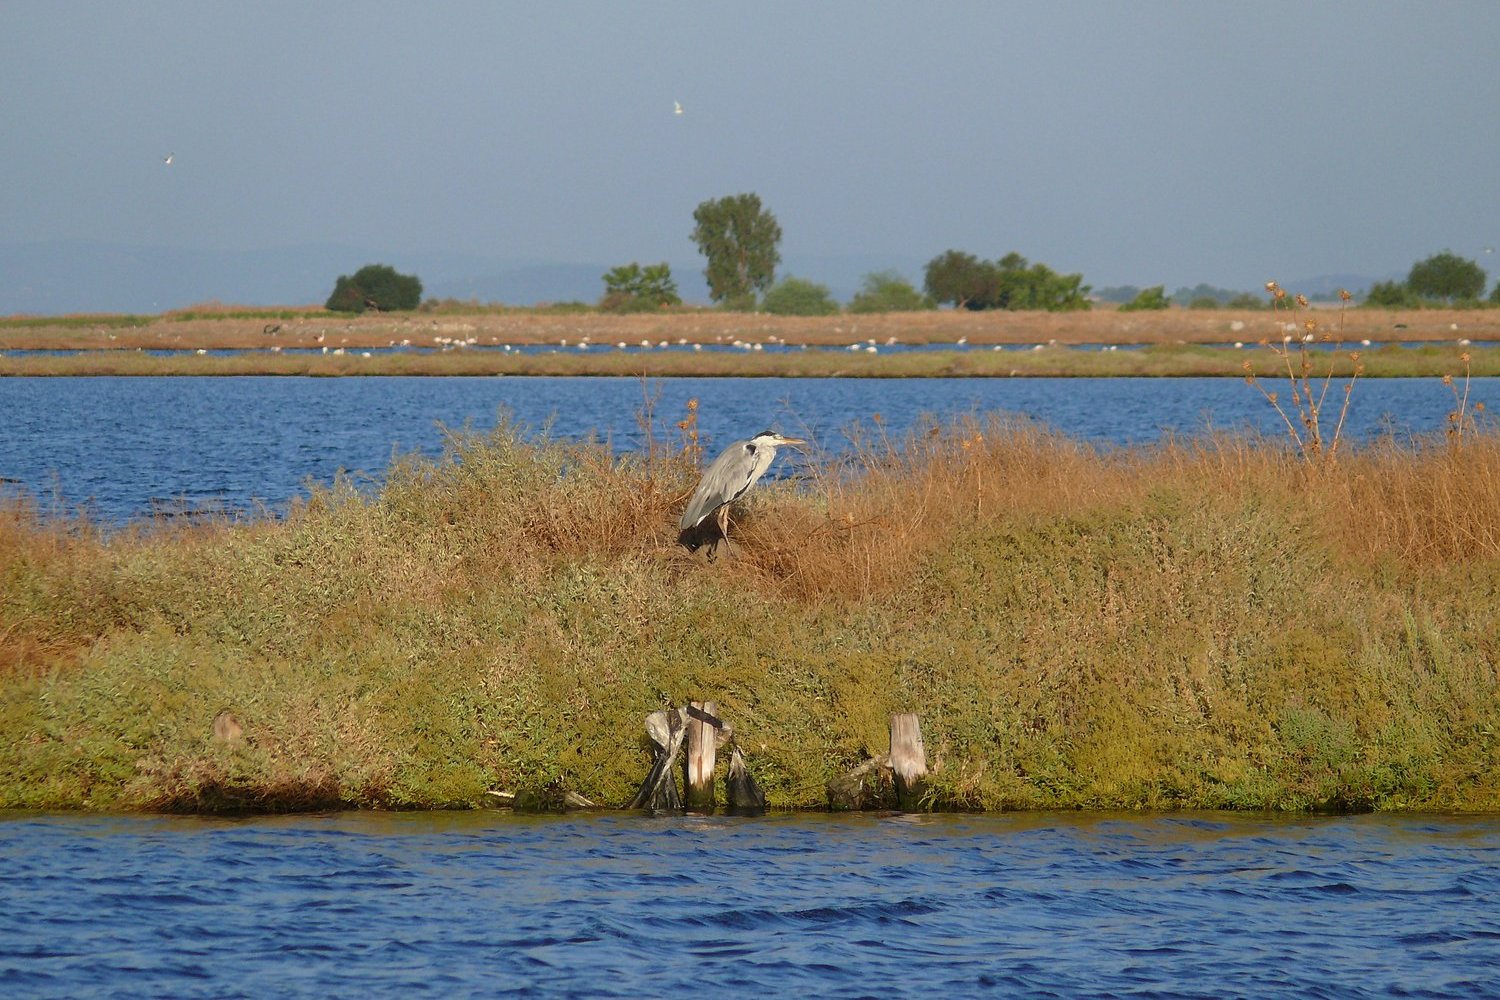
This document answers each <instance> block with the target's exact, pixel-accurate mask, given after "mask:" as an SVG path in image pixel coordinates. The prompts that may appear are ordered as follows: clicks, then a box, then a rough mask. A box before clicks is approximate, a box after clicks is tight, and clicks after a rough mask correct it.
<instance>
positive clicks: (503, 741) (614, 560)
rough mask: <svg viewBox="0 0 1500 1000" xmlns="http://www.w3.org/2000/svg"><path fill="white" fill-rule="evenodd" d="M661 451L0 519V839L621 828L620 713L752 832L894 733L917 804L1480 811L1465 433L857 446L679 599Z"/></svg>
mask: <svg viewBox="0 0 1500 1000" xmlns="http://www.w3.org/2000/svg"><path fill="white" fill-rule="evenodd" d="M1247 391H1250V390H1248V389H1247ZM705 405H709V404H705ZM684 423H685V425H686V426H684V427H683V428H682V439H681V440H678V441H671V442H665V441H660V440H658V441H657V442H656V443H655V444H653V445H652V446H651V447H650V448H649V449H647V451H646V452H645V453H642V454H633V455H626V456H617V455H615V454H613V453H611V452H610V451H608V450H607V449H604V448H602V447H596V446H593V445H588V444H574V443H563V442H548V441H545V440H543V441H540V442H538V441H536V440H535V439H533V438H532V437H530V436H528V435H527V434H525V433H523V432H522V429H520V428H517V427H514V426H501V427H500V428H498V429H496V430H495V431H493V432H491V433H487V434H466V433H455V434H453V435H452V436H451V439H450V441H449V447H448V451H447V454H446V455H444V456H442V457H439V458H431V459H427V458H420V457H411V458H407V459H403V460H401V461H398V462H397V463H396V464H395V466H394V467H393V468H392V469H391V470H390V471H389V475H388V476H387V478H386V480H385V481H384V484H383V485H382V487H381V488H380V489H379V490H378V492H374V493H369V492H362V491H359V490H356V489H354V488H353V486H352V485H350V484H347V483H337V484H334V485H333V486H331V487H328V488H323V489H318V490H316V491H315V492H314V494H313V495H312V497H311V498H310V499H309V500H307V501H306V502H302V503H299V504H297V505H295V506H294V507H293V508H292V509H291V510H290V511H289V512H287V513H286V514H285V516H283V517H280V518H276V519H264V520H251V521H248V522H239V523H229V522H222V523H206V524H173V523H167V522H163V523H149V522H146V523H139V524H137V525H134V526H132V527H130V528H127V529H123V530H113V531H109V532H105V531H103V530H102V529H99V528H97V527H94V526H91V525H90V524H88V523H83V522H79V521H76V520H69V519H53V518H47V517H44V516H42V515H41V513H40V512H39V511H38V510H37V509H36V508H35V507H34V506H33V505H31V504H29V503H27V502H25V501H12V502H9V503H7V504H6V506H5V507H4V508H3V510H0V673H3V674H4V677H5V684H4V693H3V695H0V731H3V732H4V733H5V734H6V737H7V738H6V739H5V740H4V741H0V775H3V779H0V806H5V807H16V806H23V807H38V808H41V807H46V808H59V807H61V808H95V809H105V808H145V809H171V810H216V809H295V808H313V807H347V806H376V807H418V806H452V807H473V806H482V805H484V804H486V803H487V802H489V801H492V799H491V798H490V797H489V796H488V795H487V793H488V792H490V791H495V790H503V791H508V792H516V793H520V794H523V795H532V796H537V797H540V798H541V799H543V800H545V799H546V798H547V797H548V796H555V795H557V794H559V793H560V792H561V791H564V790H572V791H577V792H580V793H582V794H583V795H585V796H587V797H588V798H590V799H593V800H595V801H599V802H606V803H620V802H624V801H625V800H626V799H627V798H628V797H629V794H630V792H631V791H632V790H633V788H634V785H635V784H636V783H638V782H639V780H640V779H641V777H642V775H643V774H644V771H645V768H646V767H647V766H648V764H649V760H650V755H649V753H648V751H647V749H646V744H645V742H644V741H645V736H644V733H643V732H642V730H641V720H642V719H643V718H644V717H645V715H646V714H648V713H649V712H651V711H652V710H654V709H656V708H660V707H663V706H666V705H675V704H681V703H683V702H685V701H687V700H689V699H714V700H717V701H718V702H719V704H720V706H721V708H722V710H723V712H724V713H725V714H726V715H727V716H729V717H732V718H733V719H734V720H735V721H736V725H737V739H738V741H739V744H740V746H741V747H742V748H743V749H744V751H745V753H746V755H747V756H748V758H749V760H750V763H751V766H752V768H753V769H754V772H755V774H756V776H757V777H758V779H759V780H760V782H761V784H762V785H763V787H764V788H765V789H766V791H767V793H768V795H769V797H770V801H771V803H772V805H773V806H779V807H807V806H817V805H820V804H821V803H822V801H823V794H824V793H823V785H824V782H825V781H826V780H827V779H828V778H829V777H831V776H833V775H834V774H836V773H840V772H841V771H842V770H844V769H846V768H848V767H849V766H851V765H852V764H854V763H857V762H859V761H861V760H863V759H865V757H867V756H868V755H869V753H870V751H871V750H878V749H881V748H882V746H883V742H884V740H885V739H886V736H887V726H888V720H889V716H890V714H891V713H893V712H897V711H917V712H920V713H921V715H922V726H923V732H924V735H925V736H926V739H927V746H928V754H929V763H930V766H931V768H932V771H931V774H930V776H929V782H930V783H929V794H930V797H931V798H930V804H931V805H933V806H934V807H941V808H958V809H1005V808H1042V807H1089V808H1092V807H1124V808H1171V807H1227V808H1240V809H1294V810H1295V809H1308V808H1336V809H1366V808H1374V809H1390V810H1402V809H1448V810H1493V809H1496V808H1500V772H1497V771H1496V769H1495V767H1494V761H1495V755H1496V743H1495V740H1496V737H1495V733H1496V730H1497V727H1500V686H1497V683H1496V681H1497V677H1496V664H1497V662H1500V624H1497V622H1500V618H1497V616H1496V615H1495V613H1494V612H1495V607H1496V598H1497V594H1500V436H1497V435H1495V434H1494V433H1492V432H1485V431H1482V430H1480V429H1471V431H1470V432H1469V433H1467V434H1465V435H1463V436H1459V437H1455V436H1454V435H1448V436H1446V437H1444V438H1442V439H1440V440H1432V441H1428V442H1417V443H1406V444H1397V443H1395V442H1376V443H1374V444H1371V445H1367V446H1362V447H1360V448H1358V449H1348V448H1346V449H1343V450H1340V451H1338V452H1337V455H1336V457H1335V456H1333V455H1330V454H1328V453H1326V452H1325V453H1324V454H1323V455H1321V456H1309V455H1307V454H1305V453H1303V452H1299V451H1298V450H1297V449H1295V448H1291V447H1288V446H1287V444H1286V443H1285V442H1284V441H1281V440H1260V439H1251V438H1243V437H1235V438H1229V437H1224V438H1215V437H1205V438H1200V439H1195V440H1191V441H1188V440H1176V441H1169V442H1166V443H1164V444H1162V445H1159V446H1155V447H1142V448H1128V449H1113V448H1104V447H1096V446H1091V445H1086V444H1083V443H1080V442H1078V441H1076V440H1071V439H1068V438H1065V437H1060V436H1058V435H1055V434H1051V433H1048V432H1046V431H1043V430H1040V429H1038V428H1035V427H1033V426H1029V425H1027V424H1025V423H1016V422H1008V421H1004V420H1001V419H999V418H981V419H974V420H962V421H957V422H954V423H950V424H944V425H932V426H928V427H925V428H920V429H918V430H917V431H916V432H914V433H912V434H911V435H909V436H904V437H902V438H900V439H894V438H890V437H888V436H887V435H885V434H884V433H883V431H882V428H881V427H880V425H879V424H878V423H874V424H870V425H869V426H868V427H867V429H866V430H867V433H866V434H865V435H864V437H863V438H862V439H861V444H860V446H859V447H857V448H856V449H855V450H854V452H853V453H852V454H851V455H849V456H846V457H843V458H839V459H835V458H833V457H830V456H813V458H814V461H813V462H812V463H811V471H810V473H809V474H808V476H807V477H806V478H804V479H802V480H801V481H797V482H787V483H782V484H778V485H776V486H773V487H770V488H764V489H760V490H758V491H757V492H756V493H755V494H754V495H753V499H752V500H751V501H750V502H749V503H746V504H744V505H742V506H741V507H740V508H739V510H738V512H737V515H736V519H737V524H736V528H735V533H734V535H733V537H734V538H735V540H736V545H735V550H734V553H733V557H732V558H727V559H720V560H718V561H716V562H714V563H709V562H707V561H706V560H704V559H703V558H701V557H693V556H691V555H689V554H688V553H687V552H686V551H685V550H683V549H682V548H680V547H679V546H677V545H676V544H675V535H676V531H675V529H676V523H677V517H678V515H679V513H680V511H681V507H682V504H683V502H684V500H685V498H686V496H687V494H688V492H689V491H690V490H691V489H692V486H693V483H694V482H695V481H696V468H695V465H694V463H693V461H692V459H691V455H692V449H691V445H692V443H693V441H692V438H691V431H692V415H691V414H689V415H688V417H686V418H685V419H684ZM224 712H229V713H231V714H232V716H233V719H234V720H235V723H236V725H237V726H238V727H239V732H238V733H235V734H233V738H228V737H225V736H224V735H223V733H222V732H221V733H220V735H219V736H218V737H216V735H215V730H216V727H215V720H216V719H217V718H219V717H220V716H221V714H222V713H224ZM219 728H221V729H223V728H224V727H222V726H221V727H219Z"/></svg>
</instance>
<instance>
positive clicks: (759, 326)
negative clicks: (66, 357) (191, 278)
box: [0, 308, 1500, 350]
mask: <svg viewBox="0 0 1500 1000" xmlns="http://www.w3.org/2000/svg"><path fill="white" fill-rule="evenodd" d="M1308 319H1312V320H1315V321H1316V322H1317V323H1318V324H1319V327H1320V332H1322V333H1334V332H1335V331H1336V330H1337V329H1338V326H1339V323H1340V315H1339V311H1338V310H1337V309H1313V310H1309V311H1301V312H1298V313H1295V314H1288V313H1281V314H1274V315H1273V314H1272V313H1271V312H1269V311H1263V312H1238V311H1233V310H1190V309H1169V310H1166V311H1162V312H1120V311H1119V310H1117V309H1113V308H1097V309H1095V310H1092V311H1090V312H1072V313H1047V312H1005V311H995V312H965V311H953V310H944V311H939V312H917V313H871V314H862V315H851V314H844V315H838V316H820V317H794V316H771V315H766V314H760V313H730V312H720V311H717V310H692V309H684V310H680V311H673V312H669V313H659V314H634V315H614V314H608V313H595V312H588V313H548V312H542V311H530V310H515V311H505V312H488V311H476V312H474V313H464V314H438V315H429V314H423V313H420V312H417V313H402V314H386V315H373V316H352V317H350V316H340V315H336V314H332V313H327V312H323V311H322V310H308V311H307V312H306V313H305V314H303V315H301V316H298V317H297V318H295V319H286V320H265V319H237V318H229V317H225V318H209V319H173V318H171V315H170V314H168V315H167V316H164V317H158V318H153V319H150V320H148V321H147V322H146V323H145V325H142V326H134V327H122V326H108V325H105V324H104V323H102V322H101V323H100V324H99V325H98V326H80V325H77V320H76V319H74V320H70V323H71V324H73V325H62V324H59V323H56V322H53V323H49V322H48V320H47V319H46V318H38V319H37V321H36V323H35V325H32V324H25V325H20V324H17V322H16V320H15V319H12V320H10V321H9V324H10V325H7V326H6V327H4V328H0V350H39V349H70V350H134V349H136V348H147V349H151V348H156V349H179V350H181V349H197V348H205V349H239V350H245V349H252V348H261V349H265V348H269V347H275V346H280V347H284V348H287V347H301V348H314V349H315V348H318V347H320V346H322V347H328V348H330V349H332V348H336V347H345V348H370V347H389V346H392V345H394V344H398V343H400V342H402V341H409V342H410V344H411V346H413V347H434V346H441V339H446V340H448V341H468V340H470V338H472V339H473V342H474V343H478V344H485V345H489V344H517V345H519V344H535V343H560V342H562V341H567V342H568V343H570V344H576V343H577V342H578V341H580V340H583V339H585V338H587V339H588V340H590V341H591V342H592V343H594V344H600V345H602V344H616V343H620V342H624V343H628V344H631V345H638V344H639V343H640V342H641V341H643V340H648V341H651V342H652V343H659V342H661V341H663V340H666V341H671V342H674V343H675V342H677V341H678V340H686V341H688V342H698V343H717V342H729V341H734V340H743V341H748V342H752V343H753V342H761V343H771V342H785V343H789V344H810V345H825V346H826V345H842V344H848V343H852V342H854V341H856V340H859V341H864V340H874V341H876V342H877V343H885V342H886V340H888V339H889V338H891V337H895V338H896V339H897V340H898V341H900V342H902V343H907V344H923V343H953V342H956V341H958V340H959V339H960V338H965V339H966V340H967V341H968V343H970V344H975V345H979V344H1035V343H1047V342H1049V341H1056V342H1057V343H1058V344H1065V345H1066V344H1092V343H1112V344H1172V343H1184V344H1211V343H1225V342H1232V341H1236V340H1242V341H1244V342H1245V343H1247V344H1251V343H1256V342H1258V341H1260V340H1265V339H1272V340H1280V339H1281V338H1282V336H1283V334H1284V333H1285V329H1284V324H1285V323H1287V322H1291V321H1295V322H1297V323H1298V324H1300V323H1302V322H1304V321H1306V320H1308ZM1342 324H1343V336H1344V339H1345V340H1347V341H1355V342H1357V341H1359V340H1364V339H1368V340H1371V341H1373V342H1375V343H1381V342H1392V341H1427V342H1444V341H1446V342H1450V343H1451V342H1453V341H1456V340H1458V339H1460V338H1463V339H1468V340H1473V341H1484V340H1500V309H1483V310H1440V309H1426V310H1411V311H1387V310H1371V309H1350V310H1348V311H1347V312H1345V313H1344V314H1343V317H1342ZM273 328H274V331H273ZM440 338H441V339H440Z"/></svg>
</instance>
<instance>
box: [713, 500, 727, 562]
mask: <svg viewBox="0 0 1500 1000" xmlns="http://www.w3.org/2000/svg"><path fill="white" fill-rule="evenodd" d="M714 523H715V524H717V525H718V526H719V537H718V538H715V539H714V540H713V544H712V545H710V546H709V547H708V557H709V558H710V559H712V558H713V557H714V556H716V555H718V552H719V546H720V545H723V546H724V551H725V552H726V553H727V552H728V551H729V505H728V504H727V503H726V504H725V505H724V506H722V507H720V508H719V509H718V510H716V511H714Z"/></svg>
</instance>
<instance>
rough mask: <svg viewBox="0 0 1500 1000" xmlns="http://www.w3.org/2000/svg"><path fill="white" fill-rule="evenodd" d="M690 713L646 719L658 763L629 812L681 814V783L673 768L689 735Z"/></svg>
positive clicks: (675, 712) (657, 714)
mask: <svg viewBox="0 0 1500 1000" xmlns="http://www.w3.org/2000/svg"><path fill="white" fill-rule="evenodd" d="M686 717H687V710H686V709H682V708H678V709H673V710H672V711H670V712H669V711H666V710H665V709H659V710H657V711H655V712H652V713H651V714H650V715H648V716H646V733H647V734H648V735H649V736H650V737H651V741H652V742H653V743H655V744H656V762H655V763H654V764H653V765H652V766H651V773H650V774H648V775H646V780H645V781H643V782H642V783H641V788H640V791H638V792H636V793H635V798H633V799H631V800H630V802H629V803H628V804H627V805H626V806H625V808H626V809H650V810H652V811H660V810H678V809H681V808H682V798H681V796H679V795H678V793H677V779H676V775H675V773H674V771H673V768H674V767H675V765H676V764H677V755H678V754H679V753H681V752H682V741H683V738H684V737H685V736H686V735H687V725H686Z"/></svg>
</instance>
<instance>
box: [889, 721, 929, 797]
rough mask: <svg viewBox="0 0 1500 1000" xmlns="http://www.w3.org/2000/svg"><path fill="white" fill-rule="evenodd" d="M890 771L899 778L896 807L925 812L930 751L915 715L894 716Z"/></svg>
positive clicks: (897, 781) (897, 779)
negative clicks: (924, 802)
mask: <svg viewBox="0 0 1500 1000" xmlns="http://www.w3.org/2000/svg"><path fill="white" fill-rule="evenodd" d="M891 770H892V771H894V772H895V774H896V804H897V806H898V807H899V808H901V809H905V810H907V811H912V810H917V809H921V808H922V792H923V791H924V789H925V788H926V784H927V748H926V747H925V746H924V745H923V744H922V726H921V724H920V723H919V722H918V721H917V716H916V714H915V713H914V712H904V713H902V714H899V715H893V716H891Z"/></svg>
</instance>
